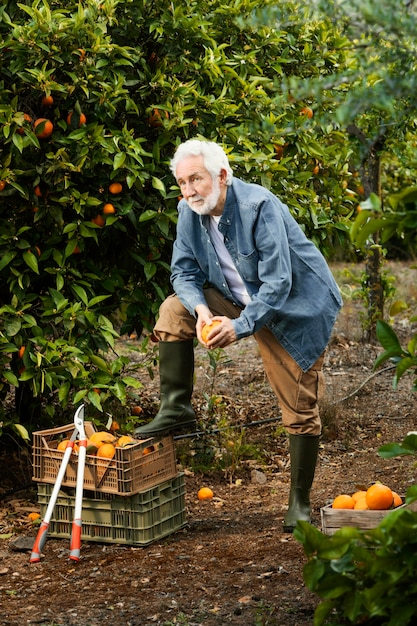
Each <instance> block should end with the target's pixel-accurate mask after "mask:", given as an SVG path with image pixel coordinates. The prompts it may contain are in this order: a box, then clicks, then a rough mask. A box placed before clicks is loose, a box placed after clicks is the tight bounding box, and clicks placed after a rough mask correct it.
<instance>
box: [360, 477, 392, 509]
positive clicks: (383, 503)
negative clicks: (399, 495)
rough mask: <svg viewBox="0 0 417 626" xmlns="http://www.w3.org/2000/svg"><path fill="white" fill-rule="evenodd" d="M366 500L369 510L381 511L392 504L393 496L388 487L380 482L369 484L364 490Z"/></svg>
mask: <svg viewBox="0 0 417 626" xmlns="http://www.w3.org/2000/svg"><path fill="white" fill-rule="evenodd" d="M365 497H366V502H367V504H368V506H369V508H370V509H371V511H381V510H385V509H389V508H390V507H391V506H392V503H393V500H394V496H393V493H392V491H391V489H390V488H389V487H387V486H386V485H383V484H382V483H375V484H374V485H371V486H370V487H369V489H368V490H367V492H366V496H365Z"/></svg>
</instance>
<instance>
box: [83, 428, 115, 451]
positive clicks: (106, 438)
mask: <svg viewBox="0 0 417 626" xmlns="http://www.w3.org/2000/svg"><path fill="white" fill-rule="evenodd" d="M89 440H90V441H91V443H92V444H94V445H95V446H97V448H99V447H100V446H101V444H102V443H114V442H115V441H116V437H115V436H114V435H112V434H111V433H108V432H107V430H99V431H97V432H95V433H93V434H92V435H91V437H89Z"/></svg>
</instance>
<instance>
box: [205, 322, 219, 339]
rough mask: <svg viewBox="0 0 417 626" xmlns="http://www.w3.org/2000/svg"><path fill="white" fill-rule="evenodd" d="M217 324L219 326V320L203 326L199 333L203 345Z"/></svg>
mask: <svg viewBox="0 0 417 626" xmlns="http://www.w3.org/2000/svg"><path fill="white" fill-rule="evenodd" d="M219 324H221V321H220V320H214V321H213V322H211V324H206V325H205V326H203V329H202V331H201V338H202V340H203V341H204V342H205V343H207V341H208V336H209V334H210V333H211V331H212V330H213V328H215V327H216V326H218V325H219Z"/></svg>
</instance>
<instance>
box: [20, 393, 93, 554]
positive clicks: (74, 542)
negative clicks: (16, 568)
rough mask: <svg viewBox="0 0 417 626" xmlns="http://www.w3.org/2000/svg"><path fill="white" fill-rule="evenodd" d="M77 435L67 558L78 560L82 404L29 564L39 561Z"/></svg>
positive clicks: (83, 454) (83, 448)
mask: <svg viewBox="0 0 417 626" xmlns="http://www.w3.org/2000/svg"><path fill="white" fill-rule="evenodd" d="M77 435H78V446H79V451H78V471H77V483H76V488H75V508H74V518H73V522H72V528H71V542H70V555H69V558H70V559H72V560H73V561H79V560H80V549H81V531H82V518H81V514H82V502H83V489H84V470H85V457H86V454H87V436H86V434H85V430H84V405H83V404H82V405H81V406H80V407H78V409H77V410H76V412H75V415H74V431H73V433H72V435H71V438H70V439H69V441H68V443H67V446H66V448H65V452H64V457H63V459H62V462H61V466H60V468H59V471H58V474H57V477H56V481H55V485H54V488H53V490H52V494H51V498H50V500H49V504H48V507H47V509H46V513H45V517H44V519H43V521H42V523H41V525H40V527H39V530H38V534H37V536H36V539H35V543H34V544H33V548H32V554H31V557H30V562H31V563H37V562H39V561H40V560H41V552H42V548H43V546H44V544H45V541H46V536H47V534H48V527H49V522H50V521H51V517H52V513H53V511H54V508H55V504H56V501H57V498H58V493H59V490H60V488H61V485H62V481H63V480H64V476H65V472H66V469H67V466H68V463H69V460H70V457H71V454H72V451H73V448H74V443H75V440H76V439H77Z"/></svg>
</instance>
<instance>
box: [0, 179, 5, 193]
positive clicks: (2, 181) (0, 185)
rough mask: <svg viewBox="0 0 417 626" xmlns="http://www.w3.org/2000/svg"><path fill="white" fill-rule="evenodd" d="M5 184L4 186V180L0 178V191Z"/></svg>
mask: <svg viewBox="0 0 417 626" xmlns="http://www.w3.org/2000/svg"><path fill="white" fill-rule="evenodd" d="M5 186H6V182H5V181H4V180H0V191H3V189H4V188H5Z"/></svg>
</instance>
